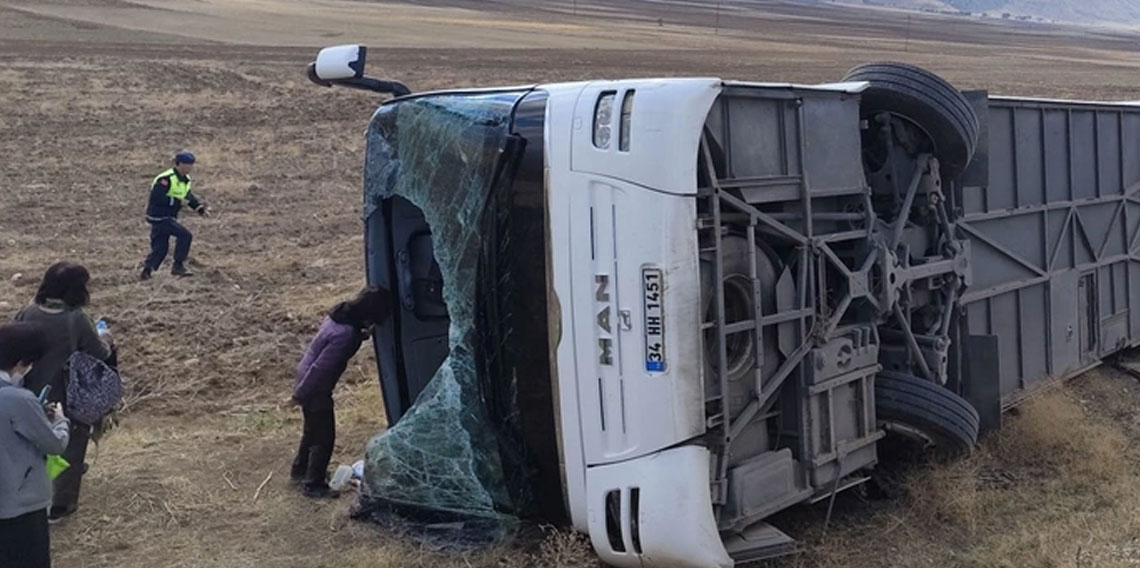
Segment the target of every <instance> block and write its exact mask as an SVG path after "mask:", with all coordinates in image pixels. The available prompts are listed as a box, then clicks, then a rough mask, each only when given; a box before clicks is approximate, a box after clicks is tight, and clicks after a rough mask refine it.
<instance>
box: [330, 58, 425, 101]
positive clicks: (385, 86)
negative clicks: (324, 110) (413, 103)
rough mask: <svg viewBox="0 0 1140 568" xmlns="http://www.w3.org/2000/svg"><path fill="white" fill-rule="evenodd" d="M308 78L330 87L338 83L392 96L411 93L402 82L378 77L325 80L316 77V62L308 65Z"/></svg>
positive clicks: (342, 85)
mask: <svg viewBox="0 0 1140 568" xmlns="http://www.w3.org/2000/svg"><path fill="white" fill-rule="evenodd" d="M307 72H308V75H309V80H310V81H312V82H314V83H316V84H318V85H320V86H322V87H331V86H333V85H338V86H341V87H351V88H353V89H361V90H364V91H373V92H376V93H390V94H391V95H392V96H394V97H403V96H407V95H410V94H412V91H411V89H409V88H408V87H407V86H406V85H404V84H403V83H400V82H398V81H382V80H380V79H373V78H371V77H361V78H359V79H341V80H338V81H325V80H324V79H321V78H320V77H317V65H316V63H310V64H309V67H308V71H307Z"/></svg>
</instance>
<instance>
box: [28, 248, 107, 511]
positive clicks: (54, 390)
mask: <svg viewBox="0 0 1140 568" xmlns="http://www.w3.org/2000/svg"><path fill="white" fill-rule="evenodd" d="M90 282H91V274H90V273H89V272H87V269H86V268H84V267H82V266H80V265H78V264H74V263H71V262H58V263H56V264H53V265H52V266H51V267H50V268H48V269H47V272H45V273H44V277H43V280H42V281H41V282H40V287H39V289H38V290H37V291H36V297H35V301H34V302H33V303H32V305H30V306H28V307H26V308H24V309H23V310H22V311H21V312H20V313H19V314H17V315H16V321H25V322H34V323H37V324H39V325H40V326H42V327H43V328H44V329H45V331H46V332H47V338H48V342H47V346H46V349H45V352H44V355H43V357H42V358H41V359H40V360H39V361H38V362H37V363H36V365H35V366H34V367H33V368H32V370H31V371H29V372H28V374H27V376H26V377H25V378H24V386H25V387H26V388H28V389H29V390H31V391H32V392H33V393H36V394H39V393H40V392H41V391H42V390H43V388H44V387H45V386H50V387H51V390H50V392H49V393H48V396H47V400H48V401H50V402H58V403H60V404H61V405H62V406H63V407H64V408H65V409H66V408H67V386H68V368H67V360H68V358H70V357H71V355H72V354H73V353H75V352H83V353H87V354H89V355H91V356H92V357H94V358H95V359H98V360H100V361H110V362H111V363H112V364H113V363H114V360H115V358H116V357H115V350H114V343H113V341H112V339H111V336H110V334H105V335H104V336H103V337H100V336H99V333H98V331H97V330H96V328H95V323H94V322H92V321H91V318H90V317H88V316H87V314H86V313H84V312H83V308H84V307H85V306H87V303H88V302H89V301H90V299H91V294H90V293H89V292H88V291H87V285H88V284H89V283H90ZM65 413H66V410H65ZM90 436H91V424H84V423H82V422H79V421H77V420H71V432H70V439H69V441H68V444H67V449H66V450H64V452H63V454H62V457H63V459H65V460H67V462H68V463H69V464H71V467H69V468H67V469H66V470H64V472H63V473H62V474H60V475H59V477H57V478H56V479H55V482H54V490H53V492H52V505H51V510H50V512H49V518H50V519H51V520H53V521H55V520H59V519H62V518H63V517H66V516H68V515H70V514H72V513H74V512H75V510H76V509H77V508H78V506H79V488H80V485H81V484H82V479H83V473H84V470H85V469H86V466H85V464H84V459H86V457H87V443H88V441H89V440H90Z"/></svg>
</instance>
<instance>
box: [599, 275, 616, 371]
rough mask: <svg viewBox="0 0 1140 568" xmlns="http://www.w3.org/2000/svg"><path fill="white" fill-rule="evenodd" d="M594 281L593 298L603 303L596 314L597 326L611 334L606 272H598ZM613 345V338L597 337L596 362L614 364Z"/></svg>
mask: <svg viewBox="0 0 1140 568" xmlns="http://www.w3.org/2000/svg"><path fill="white" fill-rule="evenodd" d="M594 283H595V284H597V291H596V292H595V293H594V300H596V301H597V302H598V303H599V304H605V306H604V307H603V308H602V310H601V311H600V312H598V315H597V323H598V327H599V328H601V329H602V331H604V332H606V334H607V335H610V334H612V331H611V329H612V326H611V325H610V277H609V275H608V274H598V275H596V276H594ZM613 347H614V340H613V338H610V337H599V338H598V363H600V364H602V365H613V364H614V354H613Z"/></svg>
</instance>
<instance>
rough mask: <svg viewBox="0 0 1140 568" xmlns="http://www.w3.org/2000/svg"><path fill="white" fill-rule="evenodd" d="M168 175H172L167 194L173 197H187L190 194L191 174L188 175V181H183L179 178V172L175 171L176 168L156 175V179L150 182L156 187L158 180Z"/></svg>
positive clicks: (180, 198) (179, 198)
mask: <svg viewBox="0 0 1140 568" xmlns="http://www.w3.org/2000/svg"><path fill="white" fill-rule="evenodd" d="M167 176H170V187H169V188H168V189H167V190H166V196H167V197H169V198H171V199H178V200H182V199H186V196H187V195H189V194H190V176H186V181H182V180H180V179H178V173H177V172H175V171H174V168H170V169H169V170H166V171H165V172H162V173H161V174H158V175H157V176H155V177H154V181H152V182H150V186H151V187H154V184H156V183H158V180H160V179H162V178H164V177H167Z"/></svg>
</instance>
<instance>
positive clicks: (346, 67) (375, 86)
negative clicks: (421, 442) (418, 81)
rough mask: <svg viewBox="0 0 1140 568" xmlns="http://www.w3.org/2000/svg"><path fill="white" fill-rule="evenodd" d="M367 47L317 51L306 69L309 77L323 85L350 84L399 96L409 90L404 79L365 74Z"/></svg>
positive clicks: (336, 47)
mask: <svg viewBox="0 0 1140 568" xmlns="http://www.w3.org/2000/svg"><path fill="white" fill-rule="evenodd" d="M367 54H368V48H367V47H365V46H363V45H356V44H352V45H336V46H332V47H326V48H324V49H322V50H321V51H320V52H319V53H317V60H316V61H314V62H312V63H310V64H309V66H308V69H307V73H308V75H309V80H310V81H312V82H314V83H316V84H318V85H320V86H322V87H332V86H333V85H339V86H342V87H352V88H354V89H363V90H366V91H373V92H376V93H385V94H390V95H392V96H394V97H402V96H405V95H409V94H411V91H410V90H409V89H408V87H407V86H405V85H404V84H403V83H400V82H397V81H383V80H380V79H373V78H372V77H365V76H364V60H365V57H366V56H367Z"/></svg>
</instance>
